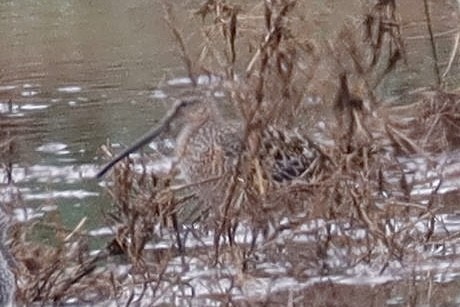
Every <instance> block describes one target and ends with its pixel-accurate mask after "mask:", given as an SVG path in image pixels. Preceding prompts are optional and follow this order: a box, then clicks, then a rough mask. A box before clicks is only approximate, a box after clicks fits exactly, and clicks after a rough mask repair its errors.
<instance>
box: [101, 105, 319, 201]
mask: <svg viewBox="0 0 460 307" xmlns="http://www.w3.org/2000/svg"><path fill="white" fill-rule="evenodd" d="M176 117H179V118H182V121H183V122H184V125H183V127H182V129H181V131H180V133H179V135H178V137H177V144H176V156H177V160H178V164H179V169H180V171H181V173H182V174H183V175H184V176H185V179H186V181H187V183H190V184H192V185H194V186H195V191H196V192H197V194H198V195H197V196H198V198H199V199H200V200H201V201H205V202H207V203H208V206H212V205H213V204H215V203H216V202H218V201H222V200H223V198H224V195H225V192H226V187H227V186H228V182H229V180H230V179H231V178H232V177H231V176H233V175H234V174H235V171H236V168H237V166H238V162H239V161H241V157H242V156H244V157H248V156H250V157H251V158H252V159H249V160H250V161H251V163H247V164H246V165H245V166H247V168H246V170H247V169H250V173H251V176H252V178H256V179H255V180H257V181H258V182H259V185H260V182H261V181H264V182H268V183H273V184H274V185H277V184H278V185H279V184H285V183H287V182H289V181H292V180H295V179H308V177H310V176H311V175H312V174H313V173H314V172H315V171H316V170H317V168H318V165H319V163H320V162H319V161H320V156H321V154H320V151H319V149H318V147H316V146H315V145H314V144H313V143H312V142H311V141H310V140H308V139H307V138H305V137H302V136H301V135H300V134H299V133H297V132H295V131H288V130H284V129H277V128H276V127H273V126H266V127H261V128H260V129H253V130H251V129H248V128H247V127H245V125H243V124H242V123H241V122H235V121H226V120H224V119H223V117H222V116H221V115H220V112H219V110H218V109H217V106H216V104H215V102H213V101H206V100H201V99H189V100H182V101H179V102H178V103H176V104H175V106H174V107H173V108H172V110H171V111H170V112H169V114H168V115H167V116H166V117H165V118H164V119H163V121H162V123H161V124H160V126H159V128H156V129H154V130H152V131H149V132H148V133H146V134H145V135H144V136H143V137H142V138H141V139H140V140H139V141H137V142H136V143H135V144H134V145H132V146H131V147H130V148H128V149H126V150H124V151H123V152H122V153H120V154H119V155H118V156H116V157H115V158H114V159H113V160H112V161H111V162H109V163H108V164H107V165H106V166H105V167H103V169H101V171H99V173H98V174H97V177H98V178H99V177H101V176H103V175H104V174H105V173H106V172H107V171H108V170H109V169H110V168H111V167H112V166H113V165H115V164H116V163H117V162H118V161H120V160H121V159H123V158H124V157H126V156H128V155H129V154H130V153H132V152H134V151H136V150H138V149H139V148H141V147H142V146H144V145H146V144H148V143H149V142H151V141H152V140H153V139H154V138H156V137H157V136H158V135H160V134H161V133H162V132H163V131H165V130H166V129H167V128H168V127H169V125H170V123H171V122H172V120H173V119H175V118H176ZM248 131H249V133H248ZM251 176H249V177H251ZM242 177H244V179H242ZM238 179H240V181H241V182H242V183H243V185H246V186H247V185H248V184H249V182H247V181H248V180H247V179H248V176H241V177H240V178H238ZM245 181H246V182H245ZM258 188H259V190H264V188H263V187H260V186H259V187H258ZM262 192H263V191H262Z"/></svg>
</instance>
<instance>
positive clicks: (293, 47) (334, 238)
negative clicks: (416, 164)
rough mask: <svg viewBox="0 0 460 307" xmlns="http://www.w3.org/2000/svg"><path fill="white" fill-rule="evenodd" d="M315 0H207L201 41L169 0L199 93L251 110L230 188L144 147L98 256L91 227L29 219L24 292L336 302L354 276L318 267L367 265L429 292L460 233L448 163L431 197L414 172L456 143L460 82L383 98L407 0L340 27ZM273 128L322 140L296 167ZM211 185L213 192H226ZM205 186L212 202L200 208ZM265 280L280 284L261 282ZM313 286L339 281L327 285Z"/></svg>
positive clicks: (18, 244)
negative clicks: (317, 16) (450, 204)
mask: <svg viewBox="0 0 460 307" xmlns="http://www.w3.org/2000/svg"><path fill="white" fill-rule="evenodd" d="M249 5H252V6H249ZM304 9H305V6H304V5H303V4H302V3H299V2H298V1H294V0H280V1H260V2H258V3H257V4H255V5H254V4H248V5H246V6H243V5H234V4H232V3H231V2H228V1H218V0H208V1H206V2H204V3H203V4H202V5H201V6H200V7H199V8H198V10H197V11H196V15H195V17H194V18H195V19H196V23H197V24H198V27H197V28H198V29H199V31H200V32H199V34H201V38H202V44H201V49H200V50H199V54H198V55H197V56H195V55H194V54H193V52H191V51H190V50H188V47H187V46H188V45H187V41H186V39H185V38H184V36H183V35H182V33H183V31H182V30H181V29H179V28H178V24H176V23H175V21H174V10H173V8H172V7H170V6H167V5H165V12H166V14H165V15H166V22H167V23H168V25H169V26H170V28H171V31H172V33H173V36H174V38H175V39H176V41H177V43H178V47H179V51H180V53H181V58H182V60H183V62H184V66H185V69H186V71H187V75H188V76H189V77H190V79H191V80H192V84H193V85H194V88H193V89H191V90H190V92H192V93H193V94H197V93H198V95H196V96H198V97H204V99H214V98H215V96H219V97H220V98H219V99H218V102H219V103H215V104H213V106H215V107H216V108H218V109H219V110H220V109H225V110H230V113H231V114H232V115H233V117H234V118H233V120H235V118H236V120H237V121H238V123H239V124H240V128H241V130H240V132H241V136H240V138H238V140H239V141H240V143H238V144H233V145H235V146H234V147H235V148H237V151H236V157H235V160H234V161H235V163H234V165H232V167H231V169H230V170H228V172H226V173H225V176H222V178H225V181H223V182H224V184H223V186H224V188H223V189H222V190H219V193H220V194H218V195H217V197H215V196H216V194H211V193H210V192H209V191H210V189H207V190H206V189H204V188H201V189H200V188H199V187H200V185H201V186H203V185H204V184H207V183H208V182H207V181H210V180H215V178H202V180H197V181H198V182H185V183H184V181H183V179H182V178H181V177H180V176H179V173H180V170H179V167H178V163H173V165H172V168H171V170H170V171H168V172H162V173H159V172H149V171H147V169H148V167H147V166H146V165H145V164H143V163H144V162H145V161H144V162H141V166H142V169H141V171H139V168H137V166H139V165H138V164H137V161H133V160H131V159H126V160H125V162H123V163H121V164H120V165H117V166H116V167H115V168H114V171H113V173H112V177H111V179H112V182H113V183H112V185H111V186H110V187H109V188H108V193H109V194H110V196H111V197H112V200H113V208H112V209H111V211H110V212H108V213H107V221H108V224H110V225H111V227H113V229H115V231H114V233H115V234H114V235H113V238H112V239H111V241H110V242H109V243H108V245H107V247H106V248H105V249H104V250H103V251H102V252H100V253H99V254H97V255H96V256H94V255H92V254H91V253H90V252H89V250H88V248H87V242H86V239H85V236H84V234H83V233H80V232H79V231H78V229H77V230H75V231H65V232H64V233H65V235H64V236H62V237H59V238H58V240H57V243H56V244H55V246H53V247H43V246H42V247H40V248H35V247H34V248H29V247H28V243H27V242H26V241H25V239H24V236H21V235H19V234H20V233H22V232H26V233H27V231H28V230H27V229H28V228H27V227H26V226H24V227H26V228H25V229H23V230H21V231H18V232H17V233H16V235H15V240H14V241H15V244H14V245H13V250H14V254H15V255H16V258H17V259H18V261H19V263H20V266H19V267H20V271H19V275H20V276H21V279H20V280H21V282H20V287H19V290H18V298H20V300H21V301H24V302H37V301H46V302H55V303H60V302H64V301H66V300H69V299H74V300H77V301H78V302H88V301H91V300H97V299H100V297H105V298H107V299H109V298H110V299H114V300H117V301H118V302H121V303H123V304H127V305H129V304H131V303H133V304H134V303H140V304H143V303H144V302H146V305H153V304H160V303H171V304H181V303H183V304H198V305H200V304H216V305H217V304H227V305H232V304H235V305H240V304H243V305H245V304H254V303H265V304H268V303H270V302H278V303H280V302H283V303H285V302H286V301H287V300H289V302H291V303H292V304H294V300H295V301H296V302H309V303H311V302H315V304H316V303H317V304H318V305H323V304H324V303H325V301H327V302H329V301H328V300H327V299H325V298H324V296H328V294H330V293H332V294H338V297H343V296H344V294H343V293H345V292H347V291H348V290H349V289H348V288H347V287H346V286H343V285H337V284H335V283H334V282H328V283H320V282H318V284H313V285H312V286H311V287H309V286H308V283H309V282H311V281H312V280H313V279H314V280H319V281H323V279H321V278H323V277H325V278H330V277H331V276H356V275H366V274H368V275H369V276H379V275H385V274H389V275H391V274H394V275H395V276H396V277H395V280H396V279H398V278H401V280H402V281H401V284H403V286H404V288H405V289H409V290H407V292H405V293H402V294H401V295H402V296H404V297H405V298H407V299H408V300H409V299H410V300H411V302H415V301H417V299H415V298H414V297H416V295H417V293H418V292H417V291H418V290H417V285H416V283H417V282H416V280H419V278H420V279H424V281H426V282H427V283H428V284H430V283H431V281H432V280H431V279H430V278H431V277H428V278H425V277H426V275H423V276H422V275H421V274H424V273H423V272H421V273H420V272H419V271H417V270H418V269H419V268H418V267H417V265H418V264H420V263H423V261H426V260H427V259H431V258H432V257H433V256H432V255H431V254H430V251H431V250H432V249H435V248H439V247H442V248H445V249H449V248H451V246H454V241H455V240H456V237H457V235H456V234H451V233H449V232H448V230H447V227H445V223H444V220H443V219H442V218H441V217H439V216H438V215H437V213H438V212H439V211H440V210H441V209H442V203H441V201H440V197H439V196H440V194H441V186H442V183H443V180H442V179H443V174H444V173H443V167H441V166H439V165H438V164H439V163H438V162H436V161H435V160H434V159H429V160H428V162H427V164H426V168H427V171H432V172H431V173H434V175H433V176H432V177H430V179H432V180H434V179H439V181H433V183H432V184H430V185H429V187H430V193H429V194H428V195H426V196H424V197H423V198H421V197H419V195H417V194H419V193H418V190H417V189H418V188H419V187H418V186H419V185H420V181H422V183H424V184H425V183H426V180H425V179H426V178H422V180H420V178H418V177H417V174H415V175H414V174H410V173H408V171H407V168H408V165H407V162H406V160H407V158H408V157H409V158H410V157H412V156H413V155H421V156H427V157H432V156H433V155H434V154H436V153H439V152H442V151H445V150H446V149H447V148H449V149H455V148H456V143H457V138H458V132H459V131H458V130H459V126H458V124H457V118H458V106H457V104H458V100H459V98H458V97H459V96H458V95H457V94H448V93H445V92H444V91H441V90H433V91H429V92H427V91H423V93H422V94H420V96H417V97H415V98H413V99H414V100H417V101H418V102H417V103H415V104H411V105H410V106H397V107H395V106H393V105H391V104H390V103H388V101H386V98H385V97H382V95H381V94H380V93H381V87H382V86H383V84H384V81H385V80H386V79H387V78H391V76H392V75H394V74H397V73H398V68H399V67H400V65H407V52H406V50H405V45H404V41H403V37H402V34H401V23H400V17H399V15H398V10H397V6H396V2H395V1H376V3H375V5H371V6H369V7H367V8H365V9H364V10H365V13H364V15H363V16H359V17H357V18H356V19H358V21H357V22H356V21H355V22H352V23H349V24H348V25H347V26H344V27H343V29H340V30H339V31H338V33H337V34H336V35H335V36H334V37H333V38H332V39H330V38H326V39H324V38H318V36H314V35H312V34H311V33H308V31H306V30H304V29H306V28H307V26H311V24H310V22H311V21H310V20H306V19H305V18H302V16H303V14H304V13H305V12H304V11H302V10H304ZM201 74H208V75H209V76H217V77H218V78H216V79H218V83H219V85H218V89H217V88H216V87H212V86H209V87H199V86H198V83H199V82H198V75H201ZM217 92H219V95H216V93H217ZM222 97H223V98H222ZM418 97H421V98H418ZM173 98H179V100H180V99H183V98H184V97H173ZM216 100H217V99H216ZM168 114H169V115H171V116H170V117H168V118H167V119H165V120H164V121H163V122H162V124H163V125H164V127H160V128H161V129H159V130H158V131H161V132H163V130H167V129H166V128H168V129H169V125H170V123H171V121H172V120H173V119H174V116H173V115H174V114H176V112H170V113H168ZM169 115H168V116H169ZM225 120H226V118H225V116H224V118H223V120H222V125H223V124H224V123H225V122H224V121H225ZM273 127H276V129H278V130H279V131H290V132H292V134H291V135H295V137H292V138H290V139H289V140H287V139H286V138H284V143H289V142H291V143H290V144H291V145H292V144H294V145H298V146H291V147H290V149H292V148H294V149H295V150H297V151H300V152H301V151H302V146H303V144H306V143H308V144H310V145H311V146H312V147H313V149H314V151H315V154H316V155H317V156H316V157H317V159H313V160H312V161H314V162H312V163H311V165H312V166H311V168H307V169H306V170H304V171H303V172H302V174H299V175H298V176H292V177H295V178H290V180H289V181H287V182H280V181H282V180H277V178H276V177H274V176H272V173H273V163H272V164H270V163H264V161H266V160H264V159H263V157H264V156H266V155H267V152H268V151H270V153H273V152H275V153H274V155H276V153H277V152H276V150H274V151H273V150H272V149H273V148H275V147H276V146H275V145H276V144H272V143H269V144H266V143H264V142H263V140H264V134H267V133H268V132H270V133H274V132H273V131H277V130H273ZM278 139H283V134H280V136H278ZM432 139H434V141H432ZM185 141H187V140H185ZM279 154H281V153H279ZM178 158H180V157H178ZM296 175H297V174H296ZM222 178H217V179H222ZM200 179H201V178H200ZM197 187H198V188H197ZM203 191H207V192H209V195H213V198H212V201H211V204H209V199H211V197H209V199H206V196H208V195H206V194H205V195H204V197H203V195H200V193H202V194H204V193H203ZM206 200H208V204H207V205H208V206H206V207H205V208H206V210H198V211H195V210H194V209H195V208H197V207H198V208H199V207H200V206H202V203H203V202H204V201H206ZM197 212H198V213H197ZM54 226H55V225H54ZM29 227H32V226H29ZM24 249H29V250H32V255H33V257H30V256H27V254H26V253H25V251H24ZM113 259H117V261H120V260H121V261H122V262H123V263H127V264H128V267H129V269H128V271H129V274H118V275H117V274H115V273H113V272H112V271H110V270H109V269H108V268H107V267H108V264H109V263H112V260H113ZM279 280H283V281H285V280H289V282H291V284H290V286H292V287H293V288H294V287H297V286H298V287H299V288H300V289H301V290H299V291H297V290H290V289H286V288H283V287H282V286H281V285H280V284H279V283H277V282H278V281H279ZM292 280H294V281H295V282H292ZM330 280H333V279H330ZM260 284H264V285H266V287H263V291H260V292H257V291H255V290H254V289H259V288H258V287H259V286H260ZM94 285H97V286H96V287H95V286H94ZM306 285H307V286H306ZM99 286H100V287H99ZM290 286H289V287H290ZM422 286H425V285H422ZM260 287H261V286H260ZM395 287H397V285H396V282H395ZM261 288H262V287H261ZM357 288H358V287H357ZM296 289H298V288H296ZM312 289H314V290H315V291H320V292H321V293H322V294H325V295H323V297H322V298H318V296H316V297H315V293H312V292H314V291H313V290H312ZM366 290H369V289H366ZM389 291H390V290H389ZM255 292H257V294H254V293H255ZM363 292H366V291H362V292H360V293H361V294H362V293H363ZM368 292H369V296H372V295H374V297H377V296H378V294H377V293H376V292H375V291H368ZM261 293H262V294H261ZM398 293H399V292H398ZM414 293H415V294H414ZM332 294H331V297H332V296H334V295H332ZM293 296H295V298H293ZM363 296H365V295H363ZM345 297H346V296H345ZM387 299H388V298H387V297H383V298H382V297H380V298H378V300H379V302H383V301H386V300H387ZM430 299H431V298H430V297H428V298H424V300H425V301H429V300H430ZM322 300H323V301H322ZM417 302H418V301H417Z"/></svg>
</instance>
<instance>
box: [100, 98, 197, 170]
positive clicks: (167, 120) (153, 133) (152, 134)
mask: <svg viewBox="0 0 460 307" xmlns="http://www.w3.org/2000/svg"><path fill="white" fill-rule="evenodd" d="M190 102H193V101H179V102H178V103H176V104H175V105H174V107H173V108H172V109H171V111H170V112H169V113H168V114H167V115H166V116H165V117H164V119H163V120H162V122H161V123H160V125H159V126H158V127H157V128H154V129H152V130H150V131H148V132H147V133H146V134H144V135H143V136H142V137H141V138H140V139H139V140H138V141H136V143H134V144H133V145H131V146H130V147H129V148H127V149H125V150H123V151H122V152H121V153H119V154H118V155H117V156H116V157H115V158H113V159H112V160H111V161H110V162H108V163H107V164H106V165H105V166H104V167H103V168H102V169H101V170H100V171H99V172H98V173H97V174H96V178H101V177H102V176H104V175H105V174H106V173H107V172H108V171H109V170H110V169H111V168H112V167H113V166H114V165H115V164H117V163H118V162H119V161H120V160H122V159H123V158H125V157H127V156H128V155H129V154H130V153H133V152H135V151H136V150H138V149H140V148H142V147H143V146H145V145H147V144H148V143H150V142H151V141H152V140H153V139H155V138H156V137H157V136H159V135H160V134H161V133H162V132H163V131H165V130H166V129H167V128H169V125H170V124H171V121H172V120H173V119H174V118H175V117H176V116H177V113H178V112H179V110H180V109H181V108H182V107H184V106H185V105H187V104H189V103H190Z"/></svg>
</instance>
